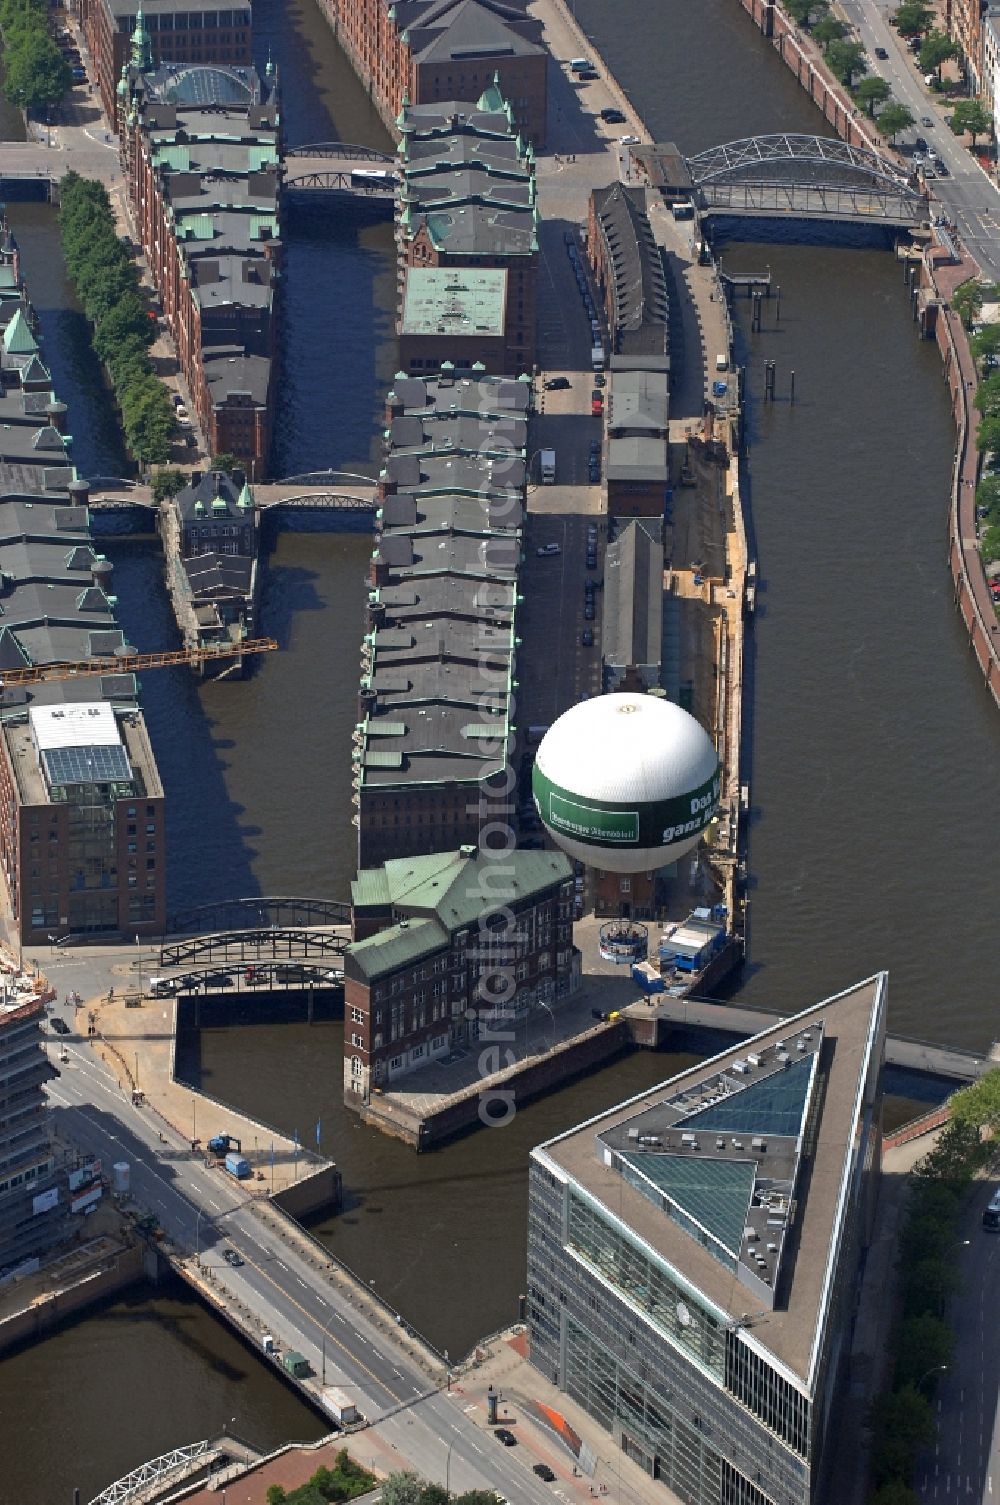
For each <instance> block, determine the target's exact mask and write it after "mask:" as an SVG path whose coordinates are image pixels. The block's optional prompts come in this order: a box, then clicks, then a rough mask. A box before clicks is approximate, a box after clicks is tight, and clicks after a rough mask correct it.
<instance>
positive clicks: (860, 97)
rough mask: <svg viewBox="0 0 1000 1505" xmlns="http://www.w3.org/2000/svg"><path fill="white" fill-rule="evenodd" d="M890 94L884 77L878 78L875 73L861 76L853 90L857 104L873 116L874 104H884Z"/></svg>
mask: <svg viewBox="0 0 1000 1505" xmlns="http://www.w3.org/2000/svg"><path fill="white" fill-rule="evenodd" d="M891 94H892V90H891V89H890V88H889V85H888V84H887V83H886V81H885V79H884V78H879V76H878V74H877V73H873V74H871V75H870V76H869V77H868V78H863V79H862V80H861V82H860V83H859V84H858V87H857V88H856V89H855V91H854V97H855V99H856V100H857V101H858V104H859V105H862V106H863V107H864V108H865V109H866V110H867V111H868V114H869V115H872V116H874V114H875V106H876V105H880V104H884V103H885V101H886V100H887V99H888V98H889V96H890V95H891Z"/></svg>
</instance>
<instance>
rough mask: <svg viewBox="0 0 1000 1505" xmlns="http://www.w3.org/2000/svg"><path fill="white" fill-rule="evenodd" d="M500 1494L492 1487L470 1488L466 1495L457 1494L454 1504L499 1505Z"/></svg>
mask: <svg viewBox="0 0 1000 1505" xmlns="http://www.w3.org/2000/svg"><path fill="white" fill-rule="evenodd" d="M499 1501H500V1496H499V1495H497V1494H494V1493H493V1491H492V1490H491V1489H470V1490H467V1491H466V1493H465V1494H464V1495H456V1496H455V1499H454V1501H453V1505H499Z"/></svg>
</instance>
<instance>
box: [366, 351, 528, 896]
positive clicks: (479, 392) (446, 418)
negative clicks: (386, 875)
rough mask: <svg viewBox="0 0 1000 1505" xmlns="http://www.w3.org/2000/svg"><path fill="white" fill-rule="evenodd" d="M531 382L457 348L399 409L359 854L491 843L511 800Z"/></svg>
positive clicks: (373, 571)
mask: <svg viewBox="0 0 1000 1505" xmlns="http://www.w3.org/2000/svg"><path fill="white" fill-rule="evenodd" d="M530 402H531V384H530V382H528V381H520V380H518V381H504V380H500V379H498V378H495V377H493V378H491V377H487V376H481V375H478V374H474V375H472V376H469V377H466V378H459V377H458V376H457V374H456V373H455V372H454V370H452V369H449V367H448V363H447V362H446V363H445V364H444V366H443V368H442V370H441V372H440V373H439V375H438V376H437V378H436V379H434V380H429V379H418V378H415V377H409V376H406V375H405V374H404V373H402V372H400V373H398V374H397V376H396V379H395V382H394V385H393V389H392V391H391V392H390V394H389V398H388V402H387V408H386V423H387V438H386V458H385V464H384V468H383V471H382V474H381V476H380V478H379V510H378V513H377V516H376V536H375V547H374V549H373V552H372V558H371V564H370V568H369V586H370V591H369V607H368V620H369V624H370V630H369V632H368V633H367V634H366V636H365V639H364V643H363V645H362V679H361V685H360V689H359V694H358V714H359V720H358V724H357V727H356V729H355V732H354V791H355V792H354V803H355V804H356V806H357V815H356V816H355V820H356V823H357V825H358V866H359V868H366V867H375V866H378V865H379V864H381V863H383V862H385V861H387V860H388V859H390V858H393V857H402V856H408V855H415V854H419V853H427V852H441V851H452V850H454V849H455V848H457V847H460V846H464V845H470V844H471V845H476V844H477V843H478V841H479V838H480V832H481V831H482V830H483V829H484V828H485V827H487V826H489V825H490V823H491V821H493V819H494V815H493V809H494V802H495V801H500V802H501V803H502V802H504V801H506V798H507V795H506V792H503V793H501V791H506V790H507V787H508V774H507V771H508V766H509V765H510V763H511V762H512V760H513V757H514V747H515V740H516V733H515V728H514V725H513V723H512V720H511V712H512V708H513V701H512V684H513V679H514V675H515V660H516V636H515V622H514V615H515V599H516V590H517V576H518V569H519V565H520V553H521V525H522V516H523V508H524V483H525V467H526V446H527V419H528V412H529V409H530Z"/></svg>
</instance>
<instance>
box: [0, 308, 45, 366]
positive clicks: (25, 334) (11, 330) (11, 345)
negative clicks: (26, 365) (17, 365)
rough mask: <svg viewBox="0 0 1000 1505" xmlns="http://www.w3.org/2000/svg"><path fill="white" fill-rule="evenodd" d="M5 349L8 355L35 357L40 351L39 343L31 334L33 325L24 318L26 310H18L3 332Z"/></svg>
mask: <svg viewBox="0 0 1000 1505" xmlns="http://www.w3.org/2000/svg"><path fill="white" fill-rule="evenodd" d="M3 348H4V350H5V351H6V353H7V354H8V355H33V354H34V353H35V351H36V350H37V349H38V341H37V340H36V339H35V336H34V335H33V334H32V332H31V325H30V324H29V323H28V321H27V319H26V318H25V317H24V310H23V309H20V308H19V309H18V310H17V312H16V313H15V315H14V317H13V318H12V319H11V321H10V323H9V324H8V325H7V328H6V329H5V330H4V332H3Z"/></svg>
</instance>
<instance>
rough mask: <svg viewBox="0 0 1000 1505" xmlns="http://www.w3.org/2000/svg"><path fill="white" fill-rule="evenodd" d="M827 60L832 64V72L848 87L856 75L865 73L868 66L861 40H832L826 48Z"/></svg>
mask: <svg viewBox="0 0 1000 1505" xmlns="http://www.w3.org/2000/svg"><path fill="white" fill-rule="evenodd" d="M826 60H827V62H828V63H829V65H830V72H831V73H833V74H835V75H836V77H837V78H839V79H840V82H841V83H842V84H846V85H847V87H848V88H850V87H851V85H852V83H853V82H854V75H855V74H856V73H864V72H865V71H866V70H867V66H868V65H867V63H866V62H865V50H864V48H863V47H862V45H861V43H860V42H845V41H839V42H831V43H830V45H829V47H828V48H827V50H826Z"/></svg>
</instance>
